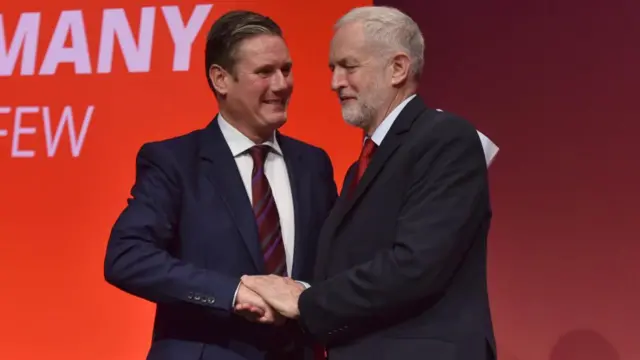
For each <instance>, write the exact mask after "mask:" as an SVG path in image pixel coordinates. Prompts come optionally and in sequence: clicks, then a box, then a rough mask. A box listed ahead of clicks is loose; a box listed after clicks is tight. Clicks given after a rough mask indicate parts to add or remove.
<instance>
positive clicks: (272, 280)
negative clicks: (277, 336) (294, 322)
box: [242, 275, 305, 319]
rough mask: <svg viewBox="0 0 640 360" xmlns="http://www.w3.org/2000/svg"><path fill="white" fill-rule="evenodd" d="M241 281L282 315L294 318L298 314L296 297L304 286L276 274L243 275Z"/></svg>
mask: <svg viewBox="0 0 640 360" xmlns="http://www.w3.org/2000/svg"><path fill="white" fill-rule="evenodd" d="M242 283H243V284H244V285H246V286H247V287H248V288H249V289H251V290H253V291H254V292H256V293H257V294H258V295H260V296H261V297H262V298H263V299H264V301H265V302H266V303H267V304H269V305H270V306H271V307H273V309H274V310H276V311H277V312H279V313H280V314H282V315H283V316H285V317H288V318H290V319H295V318H297V317H298V316H299V315H300V312H299V310H298V298H299V297H300V294H301V293H302V292H303V291H304V290H305V288H304V285H302V284H300V283H298V282H296V281H295V280H293V279H291V278H285V277H281V276H277V275H256V276H250V275H245V276H243V277H242Z"/></svg>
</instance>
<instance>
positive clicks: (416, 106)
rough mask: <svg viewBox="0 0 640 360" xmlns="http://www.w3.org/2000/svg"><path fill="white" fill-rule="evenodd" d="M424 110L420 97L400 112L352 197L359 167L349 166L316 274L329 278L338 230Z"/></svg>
mask: <svg viewBox="0 0 640 360" xmlns="http://www.w3.org/2000/svg"><path fill="white" fill-rule="evenodd" d="M425 110H426V106H425V104H424V102H423V101H422V100H421V99H420V98H419V97H418V96H416V97H415V98H414V99H412V100H411V101H409V103H408V104H407V105H406V106H405V108H404V109H403V110H402V111H401V112H400V114H399V115H398V118H397V119H396V121H395V122H394V123H393V125H392V126H391V128H390V129H389V132H388V133H387V135H386V136H385V138H384V140H383V141H382V143H381V144H380V146H379V147H378V149H377V150H376V152H375V153H374V155H373V158H372V159H371V162H370V163H369V166H368V167H367V169H366V171H365V172H364V174H363V176H362V179H360V183H358V185H357V186H356V188H355V190H354V191H355V193H354V194H352V195H351V196H349V194H348V191H349V187H350V184H351V182H352V181H353V180H354V179H353V177H354V176H355V168H356V166H353V167H352V169H350V170H352V171H349V172H348V173H347V176H346V179H345V182H344V184H343V189H342V194H341V196H340V198H338V200H337V201H336V205H335V207H334V210H333V211H332V212H331V215H330V216H329V218H328V219H327V221H326V222H325V226H324V227H323V230H322V237H321V240H320V244H321V245H322V248H321V249H320V250H319V252H320V258H319V261H318V264H316V274H320V277H321V278H324V277H326V270H327V269H326V264H327V263H328V262H327V261H324V260H327V259H328V254H329V253H330V251H331V245H332V242H333V241H334V240H335V238H336V237H337V236H336V232H337V231H338V229H339V228H340V225H341V224H342V222H343V221H344V219H345V218H346V216H347V215H348V214H349V212H350V211H352V210H353V208H354V206H355V204H356V203H357V202H358V200H359V199H360V198H361V197H362V196H363V195H365V193H366V191H367V189H369V188H370V187H371V185H372V184H373V183H374V180H375V179H376V177H377V176H378V174H379V173H380V171H382V169H383V168H384V166H385V164H386V163H387V162H388V161H389V159H390V158H391V156H392V155H393V153H395V152H396V150H397V149H398V147H399V146H400V145H401V144H402V138H403V136H404V135H405V133H406V132H408V131H409V129H410V128H411V125H412V124H413V121H414V120H415V119H416V118H417V117H418V116H419V115H420V114H421V113H422V112H423V111H425ZM356 165H357V164H356ZM318 270H320V271H318Z"/></svg>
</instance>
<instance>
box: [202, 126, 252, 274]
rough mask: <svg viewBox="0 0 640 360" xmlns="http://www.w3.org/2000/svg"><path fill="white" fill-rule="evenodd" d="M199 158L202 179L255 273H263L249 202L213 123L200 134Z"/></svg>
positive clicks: (230, 155)
mask: <svg viewBox="0 0 640 360" xmlns="http://www.w3.org/2000/svg"><path fill="white" fill-rule="evenodd" d="M200 156H201V159H202V160H203V161H204V166H203V169H204V173H205V176H206V177H207V178H208V179H209V180H210V181H211V183H212V184H213V185H214V186H215V188H216V189H217V190H218V191H217V193H218V194H220V197H221V198H222V200H223V201H224V203H225V205H226V206H227V209H228V210H229V213H230V214H231V216H232V218H233V220H234V221H235V223H236V227H237V229H238V231H239V232H240V235H241V236H242V239H243V240H244V243H245V245H246V246H247V250H248V251H249V253H250V254H251V258H252V259H253V263H254V265H255V266H256V269H257V270H258V272H259V273H263V272H264V259H263V258H262V255H261V250H260V241H259V240H258V229H257V225H256V222H255V217H254V214H253V209H252V206H251V201H250V200H249V196H248V195H247V191H246V189H245V188H244V185H243V183H242V178H241V177H240V172H239V171H238V167H237V165H236V162H235V159H234V158H233V154H232V153H231V150H230V149H229V146H228V145H227V142H226V141H225V139H224V137H223V136H222V132H221V131H220V127H219V126H218V123H217V121H215V120H214V121H212V122H211V123H210V124H209V126H207V128H206V129H204V131H203V132H202V137H201V140H200Z"/></svg>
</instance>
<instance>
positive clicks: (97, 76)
mask: <svg viewBox="0 0 640 360" xmlns="http://www.w3.org/2000/svg"><path fill="white" fill-rule="evenodd" d="M385 1H393V3H394V5H397V6H399V7H401V8H402V9H404V10H407V12H408V13H409V14H410V15H411V16H413V17H414V18H416V19H417V20H418V22H419V23H420V25H421V27H422V29H423V31H424V32H425V36H426V40H427V49H428V50H427V54H426V57H427V64H426V66H427V70H426V76H425V80H424V84H423V87H422V90H421V92H422V94H423V95H425V97H426V98H427V100H428V102H429V103H431V105H432V106H434V107H439V108H444V109H447V110H449V111H453V112H456V113H459V114H461V115H463V116H465V117H467V118H469V119H470V120H472V121H473V122H474V123H475V124H476V125H477V126H478V128H479V130H481V131H482V132H484V133H485V134H487V135H489V137H490V138H491V139H492V140H494V141H495V142H496V143H497V144H498V145H499V146H500V148H501V152H500V154H499V155H498V157H497V159H496V161H495V162H494V164H493V165H492V167H491V171H490V173H491V180H492V190H493V197H492V199H493V206H494V211H495V218H494V219H495V220H494V225H493V228H492V232H491V238H490V254H489V272H490V292H491V294H490V295H491V304H492V309H493V315H494V320H495V328H496V334H497V338H498V342H499V348H500V352H501V355H502V356H501V360H540V359H542V360H618V359H620V360H632V359H637V358H640V342H638V341H637V331H636V328H637V324H639V323H640V310H638V307H637V304H638V303H640V290H638V289H639V288H638V286H637V285H636V283H637V280H633V279H634V278H635V277H636V276H637V275H638V266H637V265H636V264H635V261H634V260H635V257H636V256H637V255H636V254H638V253H639V252H640V242H638V233H639V231H638V226H637V225H636V223H638V218H640V216H638V215H639V211H638V210H637V208H636V207H635V205H636V204H638V202H639V200H640V191H638V190H636V189H635V186H637V185H636V184H638V183H640V181H639V180H640V170H639V169H638V165H637V161H636V154H637V153H638V150H636V146H634V145H632V144H633V142H632V140H633V138H635V136H636V133H637V132H638V131H640V125H639V124H638V122H637V120H636V117H637V116H635V115H636V112H635V106H634V105H635V102H634V100H635V99H632V96H635V95H636V93H637V92H636V91H635V90H636V87H637V83H638V79H640V76H639V75H640V71H639V70H637V68H636V66H637V65H636V64H637V63H639V61H640V48H638V46H637V39H638V38H639V35H640V22H638V21H637V14H638V12H639V11H640V4H639V3H637V2H634V1H624V0H608V1H604V0H587V1H577V0H565V1H563V2H553V3H552V2H545V1H538V0H521V1H516V2H513V1H506V0H487V1H474V0H446V1H445V0H433V1H429V2H415V1H410V0H385ZM90 3H91V4H89V2H87V1H79V0H58V1H55V2H51V1H44V0H37V1H36V0H31V1H28V2H20V1H18V2H6V4H3V6H2V8H1V9H0V25H1V26H0V31H1V32H0V169H2V172H1V175H2V186H1V187H0V239H2V240H0V288H1V289H2V296H0V319H1V320H0V358H3V359H5V358H6V359H12V360H22V359H29V360H31V359H41V358H47V359H52V360H56V359H65V360H73V359H87V358H91V359H96V360H100V359H133V358H143V357H144V354H145V352H146V349H147V346H148V342H149V335H150V331H151V321H152V311H153V307H152V305H151V304H149V303H146V302H144V301H141V300H139V299H136V298H134V297H131V296H129V295H126V294H124V293H122V292H119V291H117V290H115V289H113V288H111V287H109V286H108V285H106V284H105V283H104V281H103V279H102V259H103V256H104V247H105V244H106V239H107V236H108V232H109V230H110V227H111V225H112V223H113V221H114V219H115V216H116V215H117V214H118V212H119V211H120V210H121V209H122V207H123V206H124V201H125V198H126V196H127V194H128V191H129V189H130V186H131V182H132V180H133V170H134V168H133V165H134V164H133V162H134V156H135V152H136V150H137V149H138V147H139V146H140V144H141V143H142V142H144V141H149V140H155V139H159V138H164V137H168V136H173V135H176V134H179V133H182V132H186V131H189V130H191V129H193V128H195V127H201V126H204V125H205V124H206V123H207V122H208V121H209V120H210V118H211V117H212V116H213V114H214V113H215V104H214V102H213V99H212V97H211V95H210V92H209V90H208V88H207V85H206V82H205V79H204V78H203V71H202V61H203V59H202V58H203V56H202V53H203V46H204V34H205V33H206V29H207V28H208V26H209V25H210V24H211V22H212V21H213V20H214V19H215V18H217V17H218V16H219V15H220V14H221V13H222V12H223V11H225V10H229V9H231V8H239V7H242V8H250V9H256V10H259V11H263V12H264V13H267V14H269V15H270V16H272V17H273V18H274V19H275V20H276V21H278V22H279V23H281V24H282V26H283V27H284V29H285V32H286V33H287V38H288V41H289V44H290V46H291V51H292V56H293V59H294V61H295V63H296V64H295V70H294V72H295V78H296V84H297V85H296V90H295V93H294V97H293V102H292V110H291V117H290V122H289V123H288V124H287V125H286V126H285V128H284V131H285V132H287V133H289V134H292V135H295V136H298V137H300V138H302V139H304V140H307V141H310V142H312V143H315V144H318V145H320V146H323V147H325V148H326V149H327V150H328V151H329V153H330V154H331V156H332V158H333V160H334V166H335V168H336V178H337V180H338V181H339V182H341V177H342V175H343V174H344V171H345V170H346V167H347V165H348V163H349V162H350V161H351V160H352V159H353V158H354V157H355V156H357V151H358V140H359V134H358V132H357V131H355V130H353V129H350V128H349V127H347V126H346V125H344V124H343V123H342V121H341V120H340V116H339V109H338V104H337V102H336V101H335V99H334V96H333V95H332V94H331V93H330V91H329V72H328V70H327V67H326V61H327V55H326V54H327V53H328V42H329V38H330V36H331V24H332V23H333V21H335V20H336V19H337V18H338V17H339V16H340V15H341V14H343V13H344V12H346V11H347V10H348V9H349V8H351V7H353V6H357V5H362V4H364V3H366V1H364V0H346V1H344V0H341V1H329V2H323V3H319V4H316V5H310V4H305V3H304V2H301V1H293V0H278V1H277V2H273V1H264V0H256V1H243V0H237V1H233V2H230V1H223V2H216V3H214V4H213V7H212V8H210V9H209V10H207V11H206V14H205V12H204V10H206V9H205V8H204V7H201V8H200V10H199V11H203V12H202V14H204V16H205V18H204V23H203V24H202V27H201V28H198V27H197V26H196V27H195V29H196V33H195V35H197V36H196V38H195V39H194V42H193V45H192V47H189V45H190V44H189V43H185V39H184V38H183V39H182V42H180V44H182V46H187V47H186V49H189V48H191V52H189V51H184V49H185V48H182V49H183V50H182V51H179V52H178V53H179V55H178V56H177V58H176V55H175V53H176V52H177V51H176V49H175V47H174V42H173V40H172V37H171V31H170V29H171V28H173V29H174V30H175V29H178V30H179V29H180V27H179V26H180V25H181V24H182V23H178V22H177V20H181V21H184V22H186V21H187V20H188V19H189V18H190V16H191V15H192V12H193V11H194V5H195V4H197V2H195V1H192V0H188V1H186V0H185V1H179V2H178V1H176V2H169V1H165V0H153V1H140V0H126V1H125V0H108V1H107V0H94V1H91V2H90ZM178 4H179V6H178V7H170V8H166V9H164V10H163V9H162V8H161V6H175V5H178ZM201 5H207V4H206V3H205V4H201ZM143 6H148V7H150V9H147V10H144V11H145V14H146V15H144V16H146V17H147V18H146V22H145V21H141V14H142V12H141V10H142V7H143ZM119 8H124V9H125V10H126V11H125V13H124V14H125V15H126V17H127V18H128V23H129V24H130V26H131V28H132V29H133V30H132V35H133V37H132V39H135V42H131V41H130V42H129V43H128V44H129V45H127V46H128V50H127V51H128V52H127V54H128V55H127V60H126V61H129V66H130V68H128V67H127V63H126V61H125V59H124V57H123V55H122V52H121V50H120V47H119V46H120V45H119V43H118V41H115V51H114V52H113V59H112V60H113V63H112V67H111V69H110V70H109V69H108V66H106V65H108V64H111V62H110V61H108V60H109V59H108V57H107V58H103V60H102V62H101V61H100V60H99V59H100V54H101V53H107V52H109V49H110V47H108V46H105V47H104V48H103V51H101V46H100V44H101V42H100V39H101V34H102V33H107V34H111V33H110V32H109V29H112V28H118V29H119V30H118V31H120V34H121V35H120V36H121V37H122V38H123V39H125V40H124V42H125V43H127V40H126V39H128V37H127V34H126V32H122V29H125V27H123V26H122V25H123V22H122V18H120V16H121V13H120V12H119V11H109V12H108V15H107V16H106V17H108V18H109V19H110V20H109V22H107V23H108V24H110V26H111V27H109V26H107V27H106V28H103V25H102V23H103V18H104V17H105V16H104V10H105V9H119ZM151 8H153V9H151ZM74 9H80V10H82V12H81V13H80V15H79V13H76V12H73V11H72V12H67V13H65V15H64V17H63V19H64V21H66V23H65V22H62V25H61V26H60V28H61V29H62V30H57V31H60V35H59V36H60V37H59V38H57V39H58V40H60V39H61V40H60V42H59V43H57V45H56V43H55V42H54V45H53V47H52V49H54V50H51V55H47V54H48V53H49V51H48V49H49V46H50V45H49V44H50V42H51V40H52V38H56V37H55V36H54V33H56V30H55V29H56V28H57V26H56V24H58V21H59V18H60V15H61V12H62V11H63V10H74ZM27 13H29V14H27ZM178 13H179V14H180V15H181V17H177V16H176V15H177V14H178ZM150 14H151V15H150ZM202 14H201V15H202ZM21 16H23V19H25V20H23V21H25V22H24V25H23V28H22V30H21V31H23V32H16V30H17V29H19V26H18V23H19V21H20V19H21ZM144 16H143V17H144ZM151 16H153V18H151ZM78 19H82V22H78ZM197 19H198V18H197V16H196V17H194V18H192V21H194V24H197V23H198V21H196V20H197ZM171 21H173V22H171ZM143 22H144V23H145V24H146V25H144V26H143V27H146V29H147V32H144V33H145V34H147V35H145V36H149V34H151V35H152V36H151V37H149V38H146V37H145V36H143V37H142V38H141V39H138V33H139V32H140V31H139V30H138V29H139V28H140V26H141V23H143ZM169 22H171V24H173V25H168V24H169ZM65 24H69V25H68V27H69V28H71V29H72V30H67V28H65V27H63V26H64V25H65ZM149 24H154V25H155V26H154V28H153V29H152V30H150V32H149V29H150V28H149V26H150V25H149ZM171 26H173V27H171ZM183 28H184V26H183ZM34 29H35V31H34ZM310 29H313V30H314V31H317V33H313V32H311V31H309V30H310ZM83 30H84V33H86V39H87V41H86V43H87V51H83V48H82V45H83V44H84V42H83V37H82V34H83ZM69 31H70V32H72V33H73V34H74V35H73V39H75V40H74V41H75V42H73V41H72V40H71V36H69V37H67V36H66V34H67V32H69ZM186 33H187V32H186V31H183V32H181V33H180V34H182V35H185V34H186ZM16 34H17V35H16ZM23 34H24V35H25V36H24V38H23V37H22V35H23ZM33 34H38V36H37V37H35V40H34V38H31V36H34V35H33ZM18 35H20V36H18ZM63 35H64V36H63ZM107 38H108V37H107ZM15 39H20V40H22V39H24V41H23V42H21V41H16V40H15ZM105 39H106V38H105ZM146 41H148V43H151V46H150V47H149V48H145V47H144V46H141V47H138V46H137V44H139V43H140V44H143V43H145V42H146ZM14 42H15V44H16V45H13V44H14ZM34 44H35V45H34ZM105 44H106V45H109V44H108V41H107V42H105ZM185 44H186V45H185ZM20 46H22V48H25V49H27V52H26V56H25V55H24V54H25V53H22V50H21V49H22V48H20ZM64 46H72V47H73V48H74V49H76V50H75V51H77V52H66V53H65V52H62V51H59V50H55V49H59V48H61V47H64ZM13 47H15V48H16V49H18V50H19V51H16V50H12V49H13ZM29 51H35V53H30V52H29ZM147 51H148V52H147ZM187 53H190V54H191V57H190V58H184V54H187ZM53 54H57V55H53ZM31 55H33V57H32V56H31ZM14 56H15V58H14ZM65 56H66V57H65ZM103 56H106V55H103ZM47 57H48V58H49V59H48V60H47V61H45V59H47ZM25 59H26V61H25ZM31 59H33V63H32V62H31ZM65 59H67V60H68V59H75V61H76V64H77V65H76V66H77V67H74V66H73V65H71V64H69V63H62V64H60V65H59V66H58V67H57V68H55V67H54V65H55V63H56V62H57V61H61V60H62V61H64V60H65ZM147 59H150V62H148V63H147V61H146V60H147ZM31 64H33V66H31ZM43 64H47V66H44V65H43ZM100 64H102V65H100ZM147 65H148V69H147ZM187 65H188V66H187ZM174 69H176V71H174ZM184 69H188V71H182V70H184ZM52 71H53V72H54V74H52V75H50V74H47V72H52ZM83 72H85V73H87V72H88V73H87V74H83ZM30 73H33V75H29V74H30ZM66 106H70V108H68V109H70V110H71V112H67V113H66V115H67V116H65V117H64V119H66V120H64V121H65V122H62V124H63V125H65V126H66V125H67V124H69V123H71V122H70V121H69V119H70V117H69V116H68V115H71V114H72V115H73V122H72V124H73V129H74V130H75V132H73V133H71V132H70V130H69V129H70V128H69V127H65V126H63V127H59V125H60V123H61V121H60V119H61V114H63V111H64V110H65V107H66ZM88 109H92V110H91V112H89V115H88V116H86V117H85V115H86V113H87V110H88ZM67 111H69V110H67ZM18 113H20V115H19V116H18ZM85 119H87V120H86V121H85ZM83 124H87V127H86V131H85V132H83V131H82V126H83ZM30 128H33V129H30ZM58 129H61V131H60V132H58ZM71 138H73V139H75V141H71V140H70V139H71ZM30 151H33V153H31V152H30ZM634 281H635V282H634Z"/></svg>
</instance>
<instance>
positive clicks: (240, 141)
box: [218, 113, 282, 157]
mask: <svg viewBox="0 0 640 360" xmlns="http://www.w3.org/2000/svg"><path fill="white" fill-rule="evenodd" d="M218 125H219V126H220V131H221V132H222V136H223V137H224V139H225V140H226V141H227V144H228V145H229V149H231V153H232V154H233V157H237V156H239V155H241V154H243V153H245V152H246V151H247V150H249V149H250V148H252V147H253V146H255V145H256V143H254V142H253V141H251V139H249V138H248V137H246V136H245V135H244V134H243V133H241V132H240V131H239V130H238V129H236V128H235V127H233V126H232V125H231V124H229V123H228V122H227V120H225V119H224V117H223V116H222V114H220V113H218ZM262 145H267V146H269V147H271V149H272V150H273V151H274V152H275V153H277V154H278V155H282V150H281V149H280V145H279V144H278V141H277V140H276V134H275V132H274V133H273V135H272V136H271V139H269V140H267V141H265V142H264V143H262Z"/></svg>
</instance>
